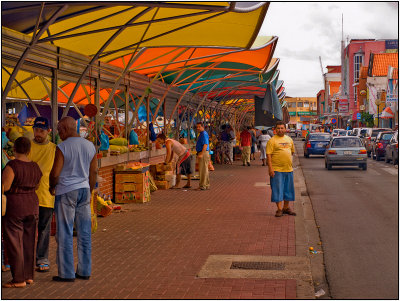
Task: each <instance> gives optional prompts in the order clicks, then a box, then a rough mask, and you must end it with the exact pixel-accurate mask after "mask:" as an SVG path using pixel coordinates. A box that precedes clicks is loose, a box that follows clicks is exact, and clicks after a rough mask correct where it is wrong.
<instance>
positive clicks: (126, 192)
mask: <svg viewBox="0 0 400 301" xmlns="http://www.w3.org/2000/svg"><path fill="white" fill-rule="evenodd" d="M148 201H150V171H149V167H147V168H143V170H124V171H114V202H115V203H119V204H124V203H145V202H148Z"/></svg>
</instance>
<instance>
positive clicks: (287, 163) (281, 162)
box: [267, 121, 296, 217]
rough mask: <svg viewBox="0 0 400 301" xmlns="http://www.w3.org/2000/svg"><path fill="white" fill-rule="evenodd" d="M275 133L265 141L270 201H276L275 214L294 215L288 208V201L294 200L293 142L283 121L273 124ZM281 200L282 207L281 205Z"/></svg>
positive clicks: (279, 215) (278, 215)
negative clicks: (287, 134)
mask: <svg viewBox="0 0 400 301" xmlns="http://www.w3.org/2000/svg"><path fill="white" fill-rule="evenodd" d="M275 131H276V135H274V136H273V137H272V138H271V139H269V141H268V143H267V163H268V169H269V176H270V185H271V190H272V192H271V202H273V203H276V206H277V208H278V210H277V211H276V214H275V216H276V217H281V216H282V215H283V214H288V215H296V213H295V212H293V211H292V210H291V209H290V208H289V202H293V201H294V195H295V194H294V181H293V167H292V155H293V154H294V143H293V140H292V138H290V137H289V136H286V135H285V133H286V127H285V123H283V122H282V121H278V122H277V123H276V126H275ZM282 201H283V207H282Z"/></svg>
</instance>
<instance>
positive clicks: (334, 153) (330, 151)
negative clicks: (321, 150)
mask: <svg viewBox="0 0 400 301" xmlns="http://www.w3.org/2000/svg"><path fill="white" fill-rule="evenodd" d="M328 154H330V155H336V151H335V150H329V151H328Z"/></svg>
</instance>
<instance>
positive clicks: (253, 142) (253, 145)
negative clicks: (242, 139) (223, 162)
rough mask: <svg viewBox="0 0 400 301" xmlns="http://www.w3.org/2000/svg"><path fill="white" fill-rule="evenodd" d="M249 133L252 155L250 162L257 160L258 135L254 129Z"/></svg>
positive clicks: (251, 128) (250, 129)
mask: <svg viewBox="0 0 400 301" xmlns="http://www.w3.org/2000/svg"><path fill="white" fill-rule="evenodd" d="M249 132H250V134H251V149H250V150H251V153H250V160H255V159H256V144H257V133H256V129H255V128H254V127H250V128H249Z"/></svg>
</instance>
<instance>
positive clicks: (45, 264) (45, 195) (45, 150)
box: [29, 117, 56, 272]
mask: <svg viewBox="0 0 400 301" xmlns="http://www.w3.org/2000/svg"><path fill="white" fill-rule="evenodd" d="M49 133H50V129H49V121H48V120H47V119H46V118H44V117H37V118H36V119H35V123H34V125H33V134H34V139H33V141H32V146H31V153H30V155H29V157H30V159H31V160H32V161H33V162H36V163H37V164H38V165H39V167H40V170H41V171H42V174H43V176H42V178H41V180H40V183H39V187H38V189H37V190H36V194H37V196H38V199H39V221H38V241H37V246H36V266H37V267H38V268H37V271H38V272H48V271H49V269H50V262H49V242H50V225H51V219H52V217H53V210H54V196H52V195H51V194H50V192H49V175H50V171H51V169H52V168H53V162H54V156H55V153H56V145H55V144H54V143H52V142H50V141H49V139H48V135H49Z"/></svg>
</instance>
